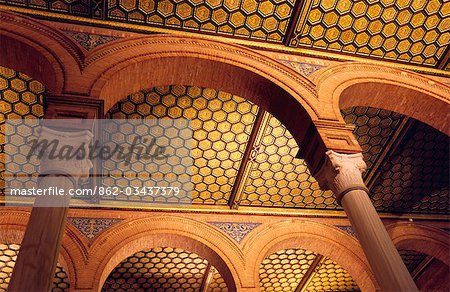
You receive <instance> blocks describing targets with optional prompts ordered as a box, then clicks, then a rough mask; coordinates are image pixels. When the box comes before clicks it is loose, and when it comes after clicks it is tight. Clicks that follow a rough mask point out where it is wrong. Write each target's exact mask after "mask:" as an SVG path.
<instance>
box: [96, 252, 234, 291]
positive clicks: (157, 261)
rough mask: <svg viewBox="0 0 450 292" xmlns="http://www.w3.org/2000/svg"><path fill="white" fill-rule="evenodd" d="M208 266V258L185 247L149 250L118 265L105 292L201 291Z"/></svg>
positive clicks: (109, 277)
mask: <svg viewBox="0 0 450 292" xmlns="http://www.w3.org/2000/svg"><path fill="white" fill-rule="evenodd" d="M207 266H208V261H207V260H205V259H203V258H201V257H200V256H198V255H197V254H195V253H191V252H188V251H185V250H183V249H179V248H171V247H159V248H152V249H146V250H143V251H140V252H137V253H135V254H134V255H132V256H130V257H128V258H127V259H125V260H123V261H122V262H121V263H120V264H119V265H118V266H117V267H115V268H114V270H113V271H112V272H111V273H110V274H109V276H108V278H107V280H106V281H105V283H104V285H103V288H102V291H108V292H109V291H167V292H171V291H187V292H189V291H191V292H197V291H199V289H200V287H201V286H202V281H204V279H205V271H206V270H207ZM217 273H218V272H217ZM221 278H222V277H221V276H220V274H219V276H217V282H218V283H221V282H223V279H222V280H220V279H221ZM225 286H226V285H225ZM211 291H213V290H211ZM214 291H217V290H214ZM223 291H225V290H223Z"/></svg>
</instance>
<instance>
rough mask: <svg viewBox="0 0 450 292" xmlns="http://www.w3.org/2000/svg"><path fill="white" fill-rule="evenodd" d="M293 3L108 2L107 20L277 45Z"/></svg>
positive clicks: (226, 0) (219, 0) (206, 0)
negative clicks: (180, 29) (207, 33)
mask: <svg viewBox="0 0 450 292" xmlns="http://www.w3.org/2000/svg"><path fill="white" fill-rule="evenodd" d="M294 2H295V0H267V1H257V0H246V1H241V0H204V1H196V0H186V1H176V0H162V1H155V0H148V1H137V0H111V1H108V8H107V9H108V11H107V15H108V19H112V20H119V21H128V22H130V23H139V24H149V25H152V26H167V27H171V28H183V29H185V30H190V31H203V32H210V33H218V34H222V35H234V36H239V37H245V38H255V39H262V40H266V39H268V40H272V41H277V42H281V41H282V39H283V36H284V34H285V32H286V29H287V24H288V21H289V17H290V16H291V14H292V10H293V7H294Z"/></svg>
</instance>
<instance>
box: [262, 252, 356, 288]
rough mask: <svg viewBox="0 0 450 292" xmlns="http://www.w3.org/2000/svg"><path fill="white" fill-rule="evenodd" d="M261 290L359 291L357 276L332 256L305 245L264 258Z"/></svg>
mask: <svg viewBox="0 0 450 292" xmlns="http://www.w3.org/2000/svg"><path fill="white" fill-rule="evenodd" d="M259 285H260V287H261V291H289V292H293V291H359V288H358V286H357V285H356V283H355V281H354V280H353V278H352V277H351V276H350V274H349V273H348V272H347V271H346V270H345V269H343V268H342V267H341V266H340V265H339V264H337V263H336V262H334V261H333V260H332V259H330V258H327V257H323V256H322V255H319V254H317V253H315V252H313V251H310V250H304V249H285V250H280V251H278V252H276V253H273V254H271V255H270V256H268V257H267V258H266V259H264V260H263V261H262V263H261V265H260V268H259Z"/></svg>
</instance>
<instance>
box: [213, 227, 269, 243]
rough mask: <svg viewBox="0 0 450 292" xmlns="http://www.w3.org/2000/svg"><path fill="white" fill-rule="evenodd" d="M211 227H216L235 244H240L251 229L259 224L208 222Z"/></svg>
mask: <svg viewBox="0 0 450 292" xmlns="http://www.w3.org/2000/svg"><path fill="white" fill-rule="evenodd" d="M208 223H209V224H211V225H214V226H216V227H217V228H219V229H220V230H222V231H223V232H224V233H226V234H227V235H229V236H230V237H231V238H233V239H234V241H236V242H237V243H240V242H241V241H242V240H243V239H244V237H245V236H247V234H249V233H250V232H251V231H252V230H253V229H255V228H256V227H258V226H259V225H261V223H250V222H208Z"/></svg>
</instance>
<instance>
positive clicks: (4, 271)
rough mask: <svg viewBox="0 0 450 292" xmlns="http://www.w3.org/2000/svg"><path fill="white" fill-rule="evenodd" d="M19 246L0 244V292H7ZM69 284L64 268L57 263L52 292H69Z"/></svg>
mask: <svg viewBox="0 0 450 292" xmlns="http://www.w3.org/2000/svg"><path fill="white" fill-rule="evenodd" d="M19 249H20V245H18V244H0V291H2V292H6V291H8V285H9V281H10V279H11V275H12V271H13V269H14V266H15V264H16V260H17V255H18V254H19ZM69 288H70V283H69V278H68V276H67V273H66V272H65V270H64V268H63V267H62V266H61V265H60V264H59V263H57V265H56V270H55V276H54V278H53V284H52V288H51V291H52V292H62V291H69Z"/></svg>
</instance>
